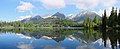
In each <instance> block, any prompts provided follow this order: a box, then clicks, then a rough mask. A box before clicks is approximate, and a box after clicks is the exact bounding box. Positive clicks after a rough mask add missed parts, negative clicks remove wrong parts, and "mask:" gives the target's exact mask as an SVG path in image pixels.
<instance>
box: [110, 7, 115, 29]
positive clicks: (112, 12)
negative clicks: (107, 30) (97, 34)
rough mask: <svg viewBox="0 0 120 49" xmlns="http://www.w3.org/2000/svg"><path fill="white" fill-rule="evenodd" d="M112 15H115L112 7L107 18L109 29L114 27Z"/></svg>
mask: <svg viewBox="0 0 120 49" xmlns="http://www.w3.org/2000/svg"><path fill="white" fill-rule="evenodd" d="M114 15H115V11H114V7H112V11H111V14H110V17H109V24H108V26H109V27H113V26H114Z"/></svg>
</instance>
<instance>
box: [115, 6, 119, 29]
mask: <svg viewBox="0 0 120 49" xmlns="http://www.w3.org/2000/svg"><path fill="white" fill-rule="evenodd" d="M117 20H118V18H117V8H116V10H115V15H114V26H115V27H116V26H117V22H118V21H117Z"/></svg>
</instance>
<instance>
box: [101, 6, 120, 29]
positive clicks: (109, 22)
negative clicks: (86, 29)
mask: <svg viewBox="0 0 120 49" xmlns="http://www.w3.org/2000/svg"><path fill="white" fill-rule="evenodd" d="M118 27H120V9H119V12H117V8H116V9H114V7H112V10H111V14H110V16H107V15H106V10H104V14H103V17H102V28H103V29H106V28H118Z"/></svg>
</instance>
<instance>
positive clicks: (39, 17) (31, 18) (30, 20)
mask: <svg viewBox="0 0 120 49" xmlns="http://www.w3.org/2000/svg"><path fill="white" fill-rule="evenodd" d="M42 19H43V18H42V17H41V16H39V15H37V16H35V17H30V18H26V19H23V20H21V22H22V23H26V22H38V21H40V20H42Z"/></svg>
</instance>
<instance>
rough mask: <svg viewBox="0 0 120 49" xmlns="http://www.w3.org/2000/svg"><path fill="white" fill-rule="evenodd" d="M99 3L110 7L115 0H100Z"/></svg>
mask: <svg viewBox="0 0 120 49" xmlns="http://www.w3.org/2000/svg"><path fill="white" fill-rule="evenodd" d="M101 3H102V4H103V5H104V6H105V7H110V6H113V5H114V4H115V3H117V0H104V1H103V0H101Z"/></svg>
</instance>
